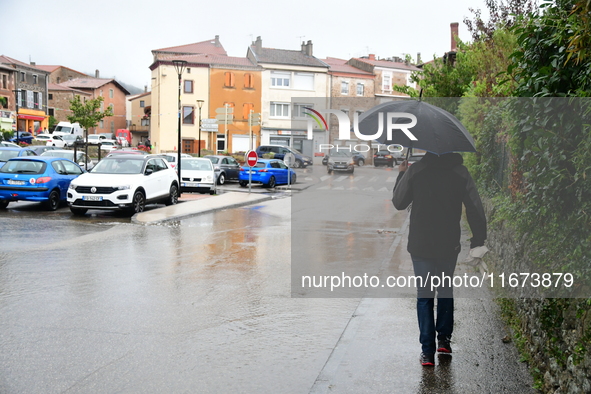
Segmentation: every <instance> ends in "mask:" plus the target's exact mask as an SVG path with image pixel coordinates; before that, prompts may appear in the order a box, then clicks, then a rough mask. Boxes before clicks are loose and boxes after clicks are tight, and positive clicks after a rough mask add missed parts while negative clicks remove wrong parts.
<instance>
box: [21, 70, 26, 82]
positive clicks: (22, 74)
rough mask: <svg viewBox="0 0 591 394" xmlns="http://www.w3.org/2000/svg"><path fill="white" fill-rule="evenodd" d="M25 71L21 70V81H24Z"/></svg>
mask: <svg viewBox="0 0 591 394" xmlns="http://www.w3.org/2000/svg"><path fill="white" fill-rule="evenodd" d="M25 80H26V78H25V73H24V72H22V71H21V82H25Z"/></svg>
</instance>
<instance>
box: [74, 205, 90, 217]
mask: <svg viewBox="0 0 591 394" xmlns="http://www.w3.org/2000/svg"><path fill="white" fill-rule="evenodd" d="M86 211H88V209H85V208H72V207H70V212H72V213H73V214H74V215H76V216H82V215H84V214H85V213H86Z"/></svg>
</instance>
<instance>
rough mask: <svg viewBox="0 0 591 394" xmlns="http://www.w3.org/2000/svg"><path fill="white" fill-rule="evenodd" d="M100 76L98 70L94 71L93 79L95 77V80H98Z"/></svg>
mask: <svg viewBox="0 0 591 394" xmlns="http://www.w3.org/2000/svg"><path fill="white" fill-rule="evenodd" d="M100 75H101V74H100V73H99V70H95V71H94V77H95V78H100Z"/></svg>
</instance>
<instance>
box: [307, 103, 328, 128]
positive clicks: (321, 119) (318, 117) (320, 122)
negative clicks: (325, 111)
mask: <svg viewBox="0 0 591 394" xmlns="http://www.w3.org/2000/svg"><path fill="white" fill-rule="evenodd" d="M304 109H307V110H308V111H311V112H313V113H308V112H305V114H306V115H308V116H309V117H311V118H312V119H314V120H315V121H316V123H318V127H320V128H322V126H323V125H324V130H328V124H327V123H326V119H324V117H323V116H322V115H320V112H318V111H315V110H313V109H312V108H309V107H304Z"/></svg>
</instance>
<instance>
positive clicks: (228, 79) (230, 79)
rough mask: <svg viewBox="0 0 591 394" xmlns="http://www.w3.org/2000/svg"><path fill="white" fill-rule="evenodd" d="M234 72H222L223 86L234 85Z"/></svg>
mask: <svg viewBox="0 0 591 394" xmlns="http://www.w3.org/2000/svg"><path fill="white" fill-rule="evenodd" d="M234 84H235V82H234V73H232V72H229V71H227V72H225V73H224V86H225V87H227V88H233V87H234Z"/></svg>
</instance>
